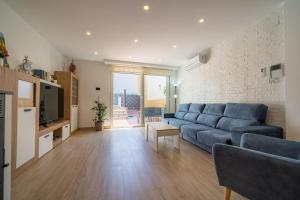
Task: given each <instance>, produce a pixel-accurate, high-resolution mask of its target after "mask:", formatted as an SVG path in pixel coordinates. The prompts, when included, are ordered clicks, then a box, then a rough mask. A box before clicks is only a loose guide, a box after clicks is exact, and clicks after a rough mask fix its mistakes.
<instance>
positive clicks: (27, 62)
mask: <svg viewBox="0 0 300 200" xmlns="http://www.w3.org/2000/svg"><path fill="white" fill-rule="evenodd" d="M19 70H20V71H23V72H25V73H26V74H30V73H31V61H30V60H28V56H25V58H24V60H23V63H22V64H21V65H19Z"/></svg>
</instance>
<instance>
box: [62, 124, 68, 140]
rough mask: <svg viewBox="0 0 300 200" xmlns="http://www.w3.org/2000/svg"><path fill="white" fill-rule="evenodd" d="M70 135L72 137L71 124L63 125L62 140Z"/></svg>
mask: <svg viewBox="0 0 300 200" xmlns="http://www.w3.org/2000/svg"><path fill="white" fill-rule="evenodd" d="M68 137H70V124H67V125H65V126H63V127H62V138H61V139H62V141H64V140H66V139H67V138H68Z"/></svg>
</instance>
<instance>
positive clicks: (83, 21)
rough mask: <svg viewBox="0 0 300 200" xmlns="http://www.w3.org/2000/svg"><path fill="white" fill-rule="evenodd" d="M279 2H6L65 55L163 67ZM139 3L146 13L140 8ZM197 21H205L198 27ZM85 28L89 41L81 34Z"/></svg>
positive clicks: (179, 62) (179, 61) (181, 60)
mask: <svg viewBox="0 0 300 200" xmlns="http://www.w3.org/2000/svg"><path fill="white" fill-rule="evenodd" d="M281 1H282V0H145V1H143V0H6V2H7V4H8V5H9V6H10V7H11V8H12V9H14V10H15V11H16V12H17V13H18V14H19V15H20V16H22V17H23V18H24V19H25V20H26V21H27V22H28V23H29V24H31V25H32V26H33V27H34V28H35V29H36V30H37V31H38V32H39V33H40V34H41V35H43V36H44V37H45V38H46V39H48V40H49V41H50V43H51V44H52V45H53V46H55V47H56V48H57V49H58V50H59V51H60V52H61V53H62V54H63V55H65V56H67V57H70V58H74V59H83V60H97V61H103V59H112V60H123V61H133V62H143V63H153V64H159V65H168V66H180V65H182V64H183V63H184V62H186V60H188V59H190V58H191V57H193V56H195V55H196V53H198V52H200V51H201V50H202V49H205V48H208V47H211V46H213V45H215V44H216V43H218V42H220V41H222V40H224V39H226V38H228V37H230V36H231V35H232V34H234V33H236V32H238V31H239V30H241V29H243V28H245V27H247V26H249V25H251V24H253V23H255V22H256V21H257V19H259V18H261V17H263V16H264V15H266V14H268V12H270V11H271V10H272V9H273V8H274V7H277V6H278V5H279V3H280V2H281ZM144 4H148V5H149V6H150V10H149V11H147V12H146V11H144V10H143V5H144ZM201 17H202V18H204V19H205V22H204V23H202V24H199V23H198V19H199V18H201ZM87 30H89V31H91V32H92V36H91V37H87V36H86V35H85V32H86V31H87ZM134 39H138V40H139V43H137V44H135V43H134V42H133V41H134ZM175 44H176V45H177V48H176V49H174V48H172V46H173V45H175ZM94 51H98V52H99V55H97V56H96V55H94ZM130 56H131V57H132V58H129V57H130Z"/></svg>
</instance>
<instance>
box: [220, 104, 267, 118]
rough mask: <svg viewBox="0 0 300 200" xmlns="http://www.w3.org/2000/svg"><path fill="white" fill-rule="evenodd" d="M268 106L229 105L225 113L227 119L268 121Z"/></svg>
mask: <svg viewBox="0 0 300 200" xmlns="http://www.w3.org/2000/svg"><path fill="white" fill-rule="evenodd" d="M267 111H268V106H266V105H264V104H246V103H227V104H226V108H225V111H224V116H225V117H230V118H236V119H246V120H256V121H259V122H261V123H264V122H265V121H266V116H267Z"/></svg>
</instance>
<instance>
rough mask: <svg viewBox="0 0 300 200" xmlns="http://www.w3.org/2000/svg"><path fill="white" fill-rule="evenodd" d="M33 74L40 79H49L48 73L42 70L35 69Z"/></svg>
mask: <svg viewBox="0 0 300 200" xmlns="http://www.w3.org/2000/svg"><path fill="white" fill-rule="evenodd" d="M32 73H33V76H35V77H38V78H40V79H44V80H45V79H46V78H47V74H46V72H45V71H44V70H42V69H33V70H32Z"/></svg>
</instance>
